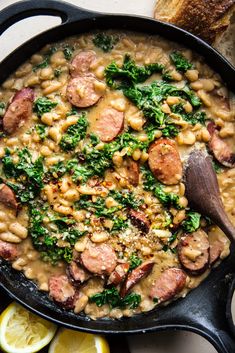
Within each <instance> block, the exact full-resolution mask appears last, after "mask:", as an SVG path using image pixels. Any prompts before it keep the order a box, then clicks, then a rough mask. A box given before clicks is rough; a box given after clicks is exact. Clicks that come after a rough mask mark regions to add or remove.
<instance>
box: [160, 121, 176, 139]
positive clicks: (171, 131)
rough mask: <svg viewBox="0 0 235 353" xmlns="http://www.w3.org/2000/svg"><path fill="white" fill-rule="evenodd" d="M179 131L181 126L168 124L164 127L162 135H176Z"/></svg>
mask: <svg viewBox="0 0 235 353" xmlns="http://www.w3.org/2000/svg"><path fill="white" fill-rule="evenodd" d="M178 133H179V128H178V127H176V126H175V125H173V124H168V125H166V127H164V128H163V129H162V136H164V137H176V136H177V135H178Z"/></svg>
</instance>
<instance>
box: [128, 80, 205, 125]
mask: <svg viewBox="0 0 235 353" xmlns="http://www.w3.org/2000/svg"><path fill="white" fill-rule="evenodd" d="M123 93H124V95H125V96H126V97H127V98H128V99H130V101H131V102H132V103H134V104H135V105H136V106H137V108H139V109H140V110H141V111H142V112H143V114H144V116H145V117H146V118H148V119H149V120H150V121H151V122H152V123H153V124H155V126H156V127H161V126H162V125H164V124H165V122H166V119H167V115H166V114H165V113H163V111H162V110H161V105H160V103H162V102H163V101H164V99H166V98H167V97H168V96H171V95H173V96H177V97H181V98H184V99H188V100H189V101H190V103H191V104H192V106H193V107H194V108H199V107H200V105H201V102H200V99H199V98H198V97H197V96H196V95H195V93H194V92H193V91H191V90H190V89H189V88H188V87H187V86H185V87H184V88H181V89H179V88H177V87H175V86H173V85H170V84H169V83H166V82H164V81H155V82H153V83H151V84H150V85H147V86H135V87H128V88H124V89H123Z"/></svg>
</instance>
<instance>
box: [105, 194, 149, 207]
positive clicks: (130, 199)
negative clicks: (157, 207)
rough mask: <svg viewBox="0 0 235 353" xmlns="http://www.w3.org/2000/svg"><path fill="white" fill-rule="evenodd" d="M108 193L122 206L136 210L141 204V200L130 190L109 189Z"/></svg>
mask: <svg viewBox="0 0 235 353" xmlns="http://www.w3.org/2000/svg"><path fill="white" fill-rule="evenodd" d="M110 195H111V196H112V197H113V198H114V199H115V200H116V201H117V202H118V203H119V204H120V205H121V206H122V207H124V208H133V209H134V210H136V209H137V208H138V207H139V206H140V205H141V204H142V200H140V199H137V198H136V197H135V196H134V195H133V193H131V192H120V191H111V192H110Z"/></svg>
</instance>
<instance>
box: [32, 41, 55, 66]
mask: <svg viewBox="0 0 235 353" xmlns="http://www.w3.org/2000/svg"><path fill="white" fill-rule="evenodd" d="M56 50H57V48H56V47H51V48H50V49H49V50H48V51H47V52H46V54H45V55H44V59H43V60H42V61H41V62H40V63H38V64H36V65H34V67H33V72H35V71H37V70H38V69H44V68H45V67H47V66H48V65H49V63H50V57H51V55H52V54H54V53H55V52H56Z"/></svg>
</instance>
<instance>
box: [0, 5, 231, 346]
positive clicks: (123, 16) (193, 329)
mask: <svg viewBox="0 0 235 353" xmlns="http://www.w3.org/2000/svg"><path fill="white" fill-rule="evenodd" d="M43 2H48V1H43ZM49 2H50V1H49ZM66 6H67V5H66ZM68 6H70V4H68ZM75 8H77V7H75ZM82 11H83V10H82ZM85 12H86V13H87V14H89V18H87V19H88V20H89V21H91V20H93V21H94V17H96V18H106V17H110V18H112V19H113V18H115V17H116V18H118V17H122V18H128V19H130V18H131V19H138V20H140V21H144V20H145V21H146V20H147V21H148V22H152V23H155V24H156V23H159V24H162V25H164V26H167V27H168V28H170V29H171V30H177V31H180V32H181V33H182V35H184V36H188V37H191V38H194V39H196V42H197V43H198V45H201V46H203V47H206V48H207V50H209V51H210V52H211V55H214V56H217V57H218V58H219V59H220V61H221V64H223V65H225V66H228V62H227V61H226V59H224V58H223V57H222V56H221V54H219V53H218V52H217V51H215V50H214V49H213V48H211V47H210V46H209V45H208V44H207V43H205V42H203V41H202V40H200V39H199V38H197V37H195V36H194V35H192V34H189V33H188V32H186V31H184V30H181V29H179V28H177V27H175V26H174V25H169V24H167V23H164V22H160V21H156V20H153V19H150V18H146V17H144V16H130V15H120V14H118V15H112V14H105V15H102V14H99V13H96V14H94V13H93V12H89V11H88V12H87V11H85ZM87 16H88V15H87ZM91 16H92V17H93V18H91ZM0 19H1V13H0ZM83 20H86V19H84V18H82V20H81V19H77V20H76V19H74V20H72V22H71V21H67V22H64V23H62V25H60V26H57V27H55V28H52V29H50V30H47V31H45V32H43V33H41V34H39V35H37V36H36V37H33V38H32V39H30V40H29V41H27V42H26V43H25V44H23V45H22V46H20V47H19V48H17V49H16V50H15V51H13V53H11V54H10V55H9V56H8V57H7V58H6V59H4V60H3V62H2V63H1V65H0V70H1V66H2V64H3V63H5V62H6V61H7V60H9V59H11V57H12V56H13V55H15V53H17V52H18V51H22V50H23V48H24V47H25V46H26V45H27V43H30V42H31V41H35V40H36V39H38V38H39V37H42V36H43V35H45V34H47V33H49V32H53V31H54V30H56V29H59V28H61V27H64V26H65V25H69V24H71V23H79V22H82V21H83ZM119 30H120V28H119ZM133 31H134V30H133ZM85 32H88V31H85ZM137 32H147V33H148V32H149V31H148V30H141V31H137ZM160 35H161V36H163V35H162V34H160ZM69 36H71V34H70V35H67V34H66V35H65V36H63V37H61V36H60V39H59V40H61V39H63V38H66V37H69ZM163 37H165V36H163ZM165 38H166V37H165ZM166 39H168V40H169V38H166ZM57 40H58V39H57ZM178 42H179V43H181V41H178ZM181 44H182V43H181ZM44 45H45V44H43V45H41V46H40V47H43V46H44ZM183 45H184V46H186V47H187V45H186V44H183ZM38 50H39V49H36V50H34V52H37V51H38ZM193 50H194V51H197V50H195V49H193ZM200 55H202V54H201V53H200ZM202 56H203V55H202ZM203 57H204V56H203ZM24 61H25V59H24V60H21V62H24ZM16 66H18V65H16ZM210 66H211V65H210ZM229 67H230V69H231V68H232V70H233V73H235V68H234V67H231V65H230V64H229ZM216 71H217V72H218V70H216ZM7 76H9V74H7ZM27 281H29V280H27ZM1 287H3V286H2V285H1ZM5 290H7V289H6V288H5ZM191 293H192V292H191ZM189 294H190V293H189ZM14 296H15V295H14ZM15 299H17V298H16V297H15ZM17 300H18V301H19V298H18V299H17ZM22 304H23V305H25V304H24V303H22ZM174 304H175V303H174ZM28 308H29V307H28ZM29 309H30V310H33V311H35V310H36V309H35V308H31V307H30V308H29ZM39 314H40V315H41V316H42V315H44V314H42V313H39ZM46 318H47V319H48V318H49V319H50V320H51V318H50V317H48V316H46ZM60 323H61V322H60ZM177 327H178V328H179V329H180V328H182V329H186V330H191V331H194V332H195V330H196V331H197V333H199V334H201V335H202V336H204V337H205V338H207V339H208V340H209V341H212V340H213V339H212V338H211V336H210V335H208V334H207V333H205V332H204V331H203V330H200V329H198V328H195V326H192V327H191V326H190V325H186V326H184V325H177ZM170 328H173V329H176V326H175V325H166V324H164V325H162V329H163V330H164V329H170ZM178 328H177V329H178ZM76 329H77V328H76ZM79 329H80V330H86V331H87V332H88V331H89V329H87V328H85V329H84V328H82V327H80V328H79ZM156 330H161V326H159V325H157V327H155V326H153V327H152V328H148V329H146V330H144V331H148V332H152V331H156ZM95 332H97V331H95ZM100 332H101V331H100ZM102 332H104V331H102ZM137 332H143V330H134V331H133V330H132V331H131V330H129V331H125V333H137ZM105 333H110V331H108V332H106V331H105ZM111 333H113V334H118V333H119V334H120V333H123V331H120V332H118V331H115V332H111ZM213 342H214V343H215V341H213ZM213 342H211V343H212V344H214V343H213Z"/></svg>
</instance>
